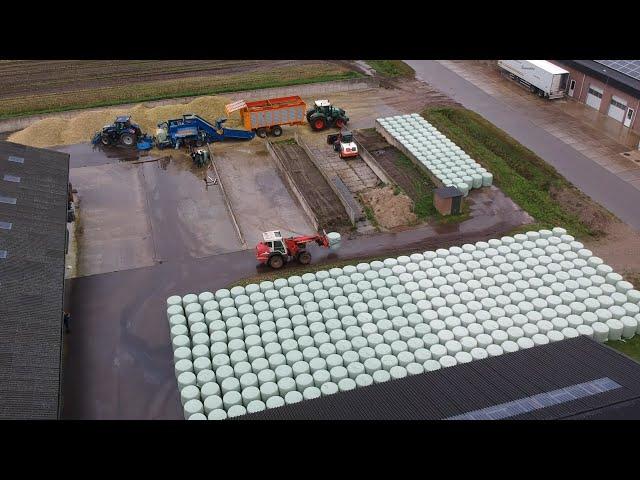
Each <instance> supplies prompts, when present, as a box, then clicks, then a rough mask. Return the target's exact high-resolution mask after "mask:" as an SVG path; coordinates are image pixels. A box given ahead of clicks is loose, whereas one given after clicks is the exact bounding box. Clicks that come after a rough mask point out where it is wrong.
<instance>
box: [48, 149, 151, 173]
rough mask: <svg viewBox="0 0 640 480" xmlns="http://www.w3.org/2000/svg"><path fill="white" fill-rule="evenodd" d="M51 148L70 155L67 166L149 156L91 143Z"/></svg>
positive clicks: (100, 163) (89, 164) (90, 164)
mask: <svg viewBox="0 0 640 480" xmlns="http://www.w3.org/2000/svg"><path fill="white" fill-rule="evenodd" d="M52 150H56V151H58V152H63V153H68V154H69V155H70V159H69V167H70V168H78V167H90V166H96V165H105V164H107V163H115V162H128V161H134V160H139V159H145V158H151V157H150V156H149V154H148V153H147V152H140V151H138V150H136V149H133V148H126V147H117V146H113V147H103V146H102V145H92V144H91V143H77V144H75V145H61V146H57V147H52Z"/></svg>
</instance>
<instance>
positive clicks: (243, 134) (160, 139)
mask: <svg viewBox="0 0 640 480" xmlns="http://www.w3.org/2000/svg"><path fill="white" fill-rule="evenodd" d="M226 121H227V119H226V118H218V119H217V120H216V121H215V123H214V124H213V125H212V124H211V123H209V122H207V121H206V120H205V119H203V118H202V117H199V116H198V115H194V114H191V113H190V114H186V115H183V116H182V118H176V119H173V120H167V121H166V122H161V123H159V124H158V130H157V131H156V137H155V141H156V145H157V146H158V147H159V148H166V147H173V148H180V147H181V146H185V145H186V146H190V147H194V146H195V147H200V146H202V145H204V144H205V143H212V142H222V141H225V140H251V139H252V138H254V137H255V135H256V134H255V132H250V131H248V130H238V129H233V128H226V127H224V126H223V124H224V122H226Z"/></svg>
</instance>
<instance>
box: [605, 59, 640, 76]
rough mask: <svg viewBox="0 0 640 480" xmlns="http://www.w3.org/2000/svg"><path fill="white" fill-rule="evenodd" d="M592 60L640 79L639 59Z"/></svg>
mask: <svg viewBox="0 0 640 480" xmlns="http://www.w3.org/2000/svg"><path fill="white" fill-rule="evenodd" d="M594 62H598V63H599V64H600V65H604V66H605V67H609V68H611V69H612V70H615V71H617V72H620V73H623V74H625V75H627V76H629V77H631V78H635V79H636V80H640V60H594Z"/></svg>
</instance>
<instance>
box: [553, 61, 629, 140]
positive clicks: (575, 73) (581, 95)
mask: <svg viewBox="0 0 640 480" xmlns="http://www.w3.org/2000/svg"><path fill="white" fill-rule="evenodd" d="M551 62H552V63H554V64H555V65H558V66H559V67H560V68H564V69H565V70H567V71H568V72H569V83H568V86H569V87H570V86H571V81H572V80H575V82H576V84H575V87H574V89H573V95H570V96H571V97H573V98H574V99H575V100H577V101H579V102H580V103H587V92H588V91H589V87H590V86H593V87H596V88H599V89H602V90H603V94H602V101H601V102H600V109H599V111H600V113H602V114H603V115H607V113H608V111H609V105H610V104H611V99H612V97H613V96H614V95H615V96H616V97H619V98H621V99H623V100H625V101H626V102H627V108H632V109H633V111H634V113H633V118H632V119H631V126H630V128H631V130H633V131H634V132H636V133H638V134H640V120H638V113H639V112H638V110H640V97H638V96H633V95H630V94H628V93H626V92H622V91H620V90H618V89H617V88H615V87H613V86H611V85H609V84H607V82H603V81H601V80H599V79H597V78H593V77H591V76H589V75H588V74H585V73H583V72H581V71H580V70H577V69H575V68H573V67H570V66H567V65H564V64H561V63H559V62H553V61H551Z"/></svg>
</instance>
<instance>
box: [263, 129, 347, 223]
mask: <svg viewBox="0 0 640 480" xmlns="http://www.w3.org/2000/svg"><path fill="white" fill-rule="evenodd" d="M273 148H274V150H275V151H276V153H277V154H278V155H279V156H280V158H281V159H282V163H283V165H284V167H285V168H286V169H287V172H288V173H289V175H291V177H292V178H293V181H294V182H295V184H296V186H297V187H298V190H299V191H300V192H301V193H302V195H303V196H304V198H305V200H306V201H307V203H308V204H309V206H310V207H311V208H312V209H313V211H314V213H315V215H316V218H317V219H318V222H319V223H320V227H321V228H324V229H326V230H327V231H330V230H337V231H340V232H342V231H344V229H350V228H351V223H350V222H349V217H348V216H347V212H346V211H345V209H344V207H343V206H342V203H340V200H339V199H338V196H337V195H336V194H335V192H334V191H333V190H332V189H331V187H330V186H329V184H328V183H327V181H326V180H325V178H324V176H323V175H322V173H320V171H319V170H318V169H317V168H316V166H315V165H314V164H313V162H312V161H311V159H310V158H309V155H307V152H305V150H304V149H303V148H302V147H301V146H300V145H298V144H297V143H295V142H290V141H284V142H276V143H274V144H273ZM285 183H286V182H285Z"/></svg>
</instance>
